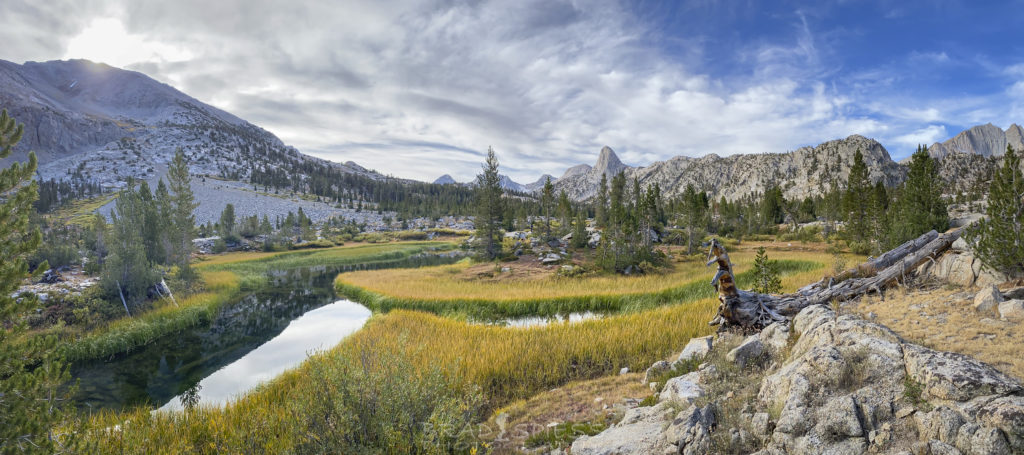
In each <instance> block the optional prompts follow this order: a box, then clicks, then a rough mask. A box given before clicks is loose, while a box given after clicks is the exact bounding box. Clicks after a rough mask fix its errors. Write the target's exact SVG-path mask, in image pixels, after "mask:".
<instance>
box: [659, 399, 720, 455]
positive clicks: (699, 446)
mask: <svg viewBox="0 0 1024 455" xmlns="http://www.w3.org/2000/svg"><path fill="white" fill-rule="evenodd" d="M714 426H715V411H714V408H713V407H712V405H710V404H709V405H707V406H705V407H703V408H698V407H696V406H692V405H691V406H690V407H689V408H687V409H686V410H685V411H680V412H679V414H676V417H675V418H674V419H672V422H671V423H669V425H668V427H667V428H665V433H664V436H665V441H666V442H668V443H669V444H673V445H675V446H676V447H677V448H678V452H676V453H682V454H691V453H692V454H705V453H708V452H709V451H710V449H711V446H710V442H711V441H710V438H709V431H710V429H711V428H713V427H714Z"/></svg>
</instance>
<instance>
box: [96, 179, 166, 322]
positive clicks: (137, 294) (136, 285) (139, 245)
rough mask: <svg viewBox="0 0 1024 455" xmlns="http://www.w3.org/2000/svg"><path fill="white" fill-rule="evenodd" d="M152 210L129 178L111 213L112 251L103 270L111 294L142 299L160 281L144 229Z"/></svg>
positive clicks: (134, 300) (106, 285)
mask: <svg viewBox="0 0 1024 455" xmlns="http://www.w3.org/2000/svg"><path fill="white" fill-rule="evenodd" d="M149 210H150V204H149V203H147V201H146V200H145V198H144V197H143V195H142V194H141V193H140V191H139V190H138V189H136V188H135V184H134V182H133V181H132V180H130V179H129V181H128V185H127V187H126V188H125V189H124V190H121V193H120V194H119V195H118V196H117V201H116V202H115V205H114V212H113V213H112V214H111V223H110V237H111V241H110V243H109V248H110V255H109V256H108V258H107V261H106V264H105V265H104V270H103V287H104V288H105V289H106V290H107V292H108V297H110V298H113V299H118V298H124V299H125V301H126V302H129V303H134V302H139V301H141V300H143V299H144V298H145V297H146V291H147V290H148V289H149V287H150V286H152V285H153V284H154V283H156V282H158V281H159V276H158V274H157V273H155V272H154V271H153V268H152V262H151V261H150V259H149V258H148V257H147V255H146V242H145V237H144V233H145V229H140V226H145V225H146V217H147V212H148V211H149ZM126 306H127V303H126Z"/></svg>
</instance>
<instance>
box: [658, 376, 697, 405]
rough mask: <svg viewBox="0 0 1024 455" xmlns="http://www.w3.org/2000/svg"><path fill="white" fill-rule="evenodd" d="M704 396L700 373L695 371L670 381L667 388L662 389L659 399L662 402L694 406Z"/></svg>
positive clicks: (666, 384) (666, 383) (666, 385)
mask: <svg viewBox="0 0 1024 455" xmlns="http://www.w3.org/2000/svg"><path fill="white" fill-rule="evenodd" d="M702 396H704V389H702V388H701V387H700V373H698V372H696V371H694V372H692V373H687V374H685V375H683V376H679V377H676V378H672V379H669V380H668V381H667V382H665V387H664V388H662V389H661V395H659V396H658V398H659V399H661V401H675V402H680V403H684V404H693V402H694V401H696V400H697V399H698V398H700V397H702Z"/></svg>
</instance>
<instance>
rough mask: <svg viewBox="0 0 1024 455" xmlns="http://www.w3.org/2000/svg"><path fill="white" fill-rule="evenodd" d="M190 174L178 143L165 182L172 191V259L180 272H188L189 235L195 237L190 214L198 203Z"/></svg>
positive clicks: (186, 273)
mask: <svg viewBox="0 0 1024 455" xmlns="http://www.w3.org/2000/svg"><path fill="white" fill-rule="evenodd" d="M191 180H192V178H191V176H190V175H189V172H188V162H187V161H186V160H185V152H183V151H182V150H181V148H180V147H179V148H178V149H177V150H176V151H175V152H174V159H173V160H172V161H171V164H170V166H169V168H168V171H167V183H168V186H169V187H170V190H171V193H172V195H173V196H172V198H171V202H172V204H171V205H172V211H171V226H170V227H171V233H170V237H171V239H172V240H171V243H172V247H171V260H172V261H173V262H174V263H176V264H177V265H178V270H179V275H181V276H182V277H190V276H191V268H190V267H189V260H190V256H191V254H192V239H194V238H195V224H196V219H195V216H194V215H193V214H192V213H193V211H195V209H196V207H198V206H199V203H197V202H196V199H195V196H194V195H193V194H192V186H191Z"/></svg>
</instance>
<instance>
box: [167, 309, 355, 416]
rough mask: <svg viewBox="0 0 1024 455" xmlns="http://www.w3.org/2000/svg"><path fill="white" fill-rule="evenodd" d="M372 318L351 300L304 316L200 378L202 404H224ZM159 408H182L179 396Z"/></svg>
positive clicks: (200, 401)
mask: <svg viewBox="0 0 1024 455" xmlns="http://www.w3.org/2000/svg"><path fill="white" fill-rule="evenodd" d="M369 317H370V310H369V309H367V308H366V307H364V306H362V305H360V304H358V303H354V302H351V301H349V300H339V301H337V302H334V303H332V304H330V305H327V306H324V307H321V308H317V309H315V310H313V311H310V312H308V313H306V314H304V315H302V316H301V317H299V318H298V319H296V320H294V321H292V322H291V323H290V324H288V327H286V328H285V329H284V331H282V332H281V334H280V335H278V336H276V337H274V338H273V339H271V340H270V341H268V342H266V343H265V344H263V345H261V346H260V347H258V348H256V349H255V350H253V351H251V352H249V353H248V354H246V355H245V356H243V357H242V358H241V359H238V360H236V361H235V362H233V363H231V364H229V365H228V366H226V367H224V368H221V369H220V370H217V371H216V372H214V373H213V374H211V375H209V376H207V377H206V378H204V379H203V380H202V381H199V391H198V396H199V404H201V405H211V404H213V405H223V404H224V403H226V402H227V401H228V400H229V399H231V398H234V397H236V396H237V395H238V394H240V393H242V392H245V391H246V390H249V389H251V388H253V387H255V386H257V385H259V384H261V383H263V382H266V381H269V380H270V379H273V378H274V377H276V376H277V375H279V374H281V373H283V372H284V371H285V370H287V369H289V368H292V367H294V366H296V365H298V364H299V363H300V362H302V361H303V360H304V359H305V358H306V357H307V355H308V354H309V353H311V352H313V351H318V350H321V349H326V348H330V347H332V346H334V345H335V344H337V343H338V342H340V341H341V340H342V339H343V338H345V337H346V336H348V335H351V334H352V333H354V332H355V331H356V330H359V328H360V327H362V326H363V324H365V323H366V320H367V319H369ZM160 409H161V410H180V409H182V402H181V400H180V397H177V398H175V399H173V400H171V401H169V402H167V404H165V405H164V406H163V407H162V408H160Z"/></svg>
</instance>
